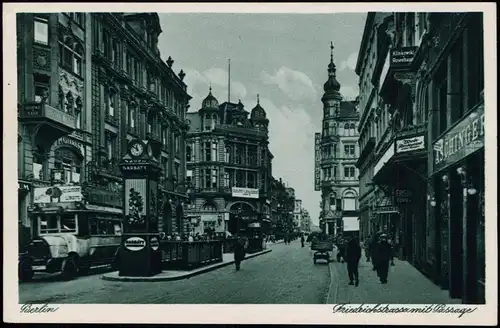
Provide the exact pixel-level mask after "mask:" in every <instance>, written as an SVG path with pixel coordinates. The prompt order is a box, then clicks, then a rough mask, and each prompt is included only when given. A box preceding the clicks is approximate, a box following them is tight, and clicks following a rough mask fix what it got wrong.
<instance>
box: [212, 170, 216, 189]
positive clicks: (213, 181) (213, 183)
mask: <svg viewBox="0 0 500 328" xmlns="http://www.w3.org/2000/svg"><path fill="white" fill-rule="evenodd" d="M212 188H217V170H216V169H212Z"/></svg>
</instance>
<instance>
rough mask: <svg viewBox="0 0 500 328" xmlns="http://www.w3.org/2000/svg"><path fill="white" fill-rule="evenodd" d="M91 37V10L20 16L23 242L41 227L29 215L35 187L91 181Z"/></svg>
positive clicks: (19, 110) (18, 57) (19, 210)
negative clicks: (89, 166) (89, 167)
mask: <svg viewBox="0 0 500 328" xmlns="http://www.w3.org/2000/svg"><path fill="white" fill-rule="evenodd" d="M90 40H91V25H90V19H89V15H88V14H84V13H59V14H47V13H36V14H31V13H23V14H18V16H17V61H18V65H17V69H18V72H17V73H18V131H19V135H18V181H19V189H18V195H19V197H18V199H19V208H18V214H19V223H20V229H19V230H20V244H21V245H22V244H24V243H26V242H28V241H29V238H30V236H31V234H32V233H33V232H34V231H33V229H35V228H36V227H34V226H32V224H31V220H30V214H29V212H31V210H32V209H33V204H34V188H42V187H49V186H51V185H53V184H61V183H63V184H80V183H81V182H83V181H85V180H86V176H85V172H86V169H87V167H88V165H87V163H89V162H90V161H91V159H92V137H91V135H92V128H91V126H92V125H91V123H92V117H91V110H90V108H91V89H90V87H89V86H90V81H91V64H90V63H91V60H90V55H91V53H90V47H89V46H88V44H89V42H90ZM28 210H29V211H28Z"/></svg>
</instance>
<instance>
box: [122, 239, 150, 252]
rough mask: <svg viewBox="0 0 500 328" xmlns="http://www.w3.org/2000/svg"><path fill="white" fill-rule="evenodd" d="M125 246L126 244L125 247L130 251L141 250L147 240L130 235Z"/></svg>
mask: <svg viewBox="0 0 500 328" xmlns="http://www.w3.org/2000/svg"><path fill="white" fill-rule="evenodd" d="M123 246H125V248H126V249H128V250H129V251H133V252H135V251H140V250H141V249H143V248H144V247H146V241H145V240H144V239H142V238H140V237H130V238H129V239H127V240H125V242H124V243H123Z"/></svg>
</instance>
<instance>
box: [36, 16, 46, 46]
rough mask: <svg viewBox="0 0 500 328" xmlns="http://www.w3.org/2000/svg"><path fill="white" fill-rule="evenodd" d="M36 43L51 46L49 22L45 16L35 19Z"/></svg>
mask: <svg viewBox="0 0 500 328" xmlns="http://www.w3.org/2000/svg"><path fill="white" fill-rule="evenodd" d="M34 31H35V43H40V44H43V45H48V44H49V20H48V18H47V17H44V16H38V15H37V16H35V17H34Z"/></svg>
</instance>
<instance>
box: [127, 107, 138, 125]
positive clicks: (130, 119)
mask: <svg viewBox="0 0 500 328" xmlns="http://www.w3.org/2000/svg"><path fill="white" fill-rule="evenodd" d="M135 110H136V104H135V103H131V104H129V106H128V126H129V127H130V128H132V129H134V128H135V117H136V111H135Z"/></svg>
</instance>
